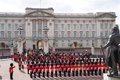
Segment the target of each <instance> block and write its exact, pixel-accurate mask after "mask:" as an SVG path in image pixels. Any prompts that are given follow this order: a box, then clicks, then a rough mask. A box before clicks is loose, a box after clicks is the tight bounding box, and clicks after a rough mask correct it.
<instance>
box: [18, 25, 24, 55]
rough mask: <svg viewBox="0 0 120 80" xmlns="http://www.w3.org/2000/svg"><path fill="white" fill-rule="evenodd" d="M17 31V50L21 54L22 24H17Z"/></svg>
mask: <svg viewBox="0 0 120 80" xmlns="http://www.w3.org/2000/svg"><path fill="white" fill-rule="evenodd" d="M17 30H18V31H19V36H18V39H17V51H18V52H19V53H20V54H22V52H23V44H22V35H21V32H22V31H23V30H24V29H23V28H22V26H19V28H18V29H17Z"/></svg>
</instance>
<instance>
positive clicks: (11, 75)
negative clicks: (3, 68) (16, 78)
mask: <svg viewBox="0 0 120 80" xmlns="http://www.w3.org/2000/svg"><path fill="white" fill-rule="evenodd" d="M10 79H11V80H12V79H13V72H11V73H10Z"/></svg>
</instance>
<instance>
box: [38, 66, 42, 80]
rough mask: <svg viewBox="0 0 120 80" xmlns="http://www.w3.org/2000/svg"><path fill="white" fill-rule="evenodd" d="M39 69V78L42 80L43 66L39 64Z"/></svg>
mask: <svg viewBox="0 0 120 80" xmlns="http://www.w3.org/2000/svg"><path fill="white" fill-rule="evenodd" d="M38 66H39V68H38V77H39V78H40V76H41V72H42V66H41V64H38Z"/></svg>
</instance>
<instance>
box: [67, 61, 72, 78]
mask: <svg viewBox="0 0 120 80" xmlns="http://www.w3.org/2000/svg"><path fill="white" fill-rule="evenodd" d="M67 72H68V77H70V76H71V66H70V62H69V63H68V65H67Z"/></svg>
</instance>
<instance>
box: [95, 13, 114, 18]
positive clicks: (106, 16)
mask: <svg viewBox="0 0 120 80" xmlns="http://www.w3.org/2000/svg"><path fill="white" fill-rule="evenodd" d="M97 17H100V18H116V15H113V14H110V13H103V14H100V15H98V16H97Z"/></svg>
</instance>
